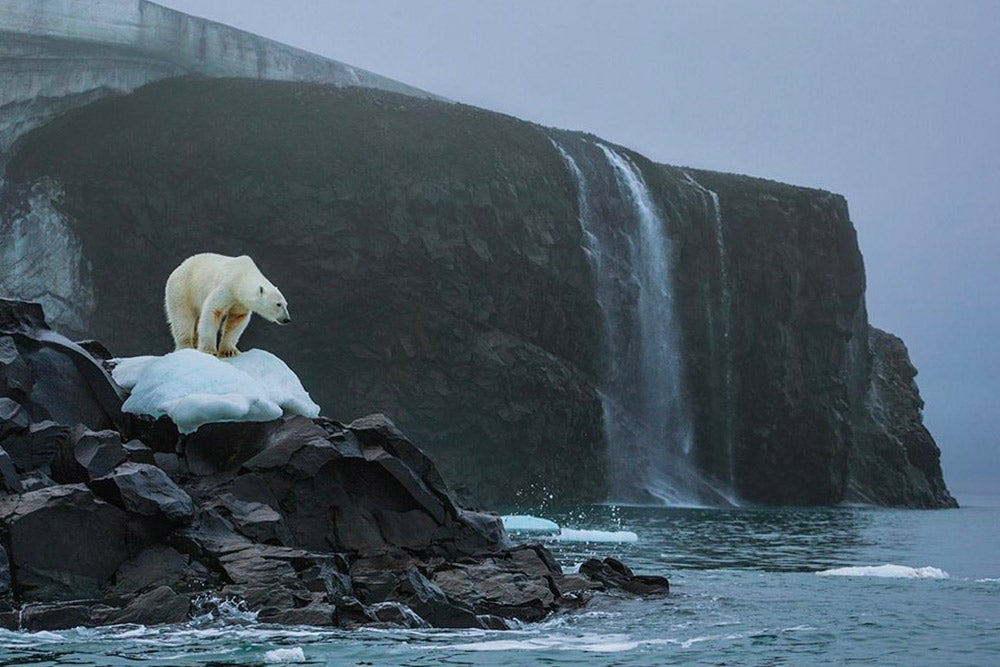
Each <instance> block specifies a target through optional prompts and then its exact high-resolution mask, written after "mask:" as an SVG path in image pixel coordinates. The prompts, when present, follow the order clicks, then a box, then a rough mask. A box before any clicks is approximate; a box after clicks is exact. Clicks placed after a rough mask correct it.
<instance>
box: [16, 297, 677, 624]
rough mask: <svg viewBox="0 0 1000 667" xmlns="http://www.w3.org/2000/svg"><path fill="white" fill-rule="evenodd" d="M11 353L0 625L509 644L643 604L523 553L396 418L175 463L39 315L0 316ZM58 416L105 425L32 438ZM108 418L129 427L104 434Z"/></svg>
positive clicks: (102, 376)
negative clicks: (205, 627)
mask: <svg viewBox="0 0 1000 667" xmlns="http://www.w3.org/2000/svg"><path fill="white" fill-rule="evenodd" d="M0 337H5V339H6V340H9V341H11V343H10V345H9V346H8V347H7V348H6V350H5V357H6V359H7V362H8V366H14V365H15V364H18V363H23V367H21V368H22V370H21V371H20V372H19V373H10V374H9V375H8V376H7V378H10V380H9V381H7V383H0V396H2V397H3V398H0V401H2V402H0V474H2V482H3V492H2V493H0V626H3V627H10V628H14V629H16V628H24V629H31V630H40V629H56V628H68V627H75V626H78V625H85V626H86V625H106V624H117V623H143V624H157V623H175V622H180V621H184V620H186V619H188V618H189V617H191V616H194V615H201V614H204V613H212V607H213V606H214V607H216V608H217V607H218V606H219V605H220V604H230V605H232V604H236V605H238V606H239V607H240V608H242V609H245V610H246V611H247V612H253V613H255V614H256V618H257V619H258V620H260V621H265V622H272V623H288V624H311V625H337V626H340V627H345V628H349V627H357V626H362V625H377V626H384V627H428V626H434V627H468V628H493V629H496V628H505V627H507V626H508V623H509V621H510V620H511V619H518V620H538V619H540V618H543V617H545V616H547V615H548V614H551V613H553V612H555V611H557V610H559V609H563V608H572V607H575V606H577V605H579V604H580V603H581V602H582V601H583V600H584V599H585V597H586V595H589V594H590V592H591V591H597V590H616V591H621V592H630V591H636V590H637V589H636V587H635V585H634V584H633V583H630V581H632V580H635V581H639V580H640V579H641V578H640V577H632V576H631V574H629V577H627V578H625V579H622V580H621V581H611V580H609V579H607V578H606V577H605V578H588V577H586V576H584V577H580V576H577V575H572V576H569V577H564V576H563V575H562V571H561V569H560V568H559V566H558V565H557V564H556V563H555V561H554V560H553V558H552V556H551V554H549V553H548V552H547V551H546V550H545V549H544V548H543V547H541V546H531V547H519V548H512V547H511V545H510V543H509V539H508V537H507V535H506V532H505V531H504V528H503V525H502V523H501V521H500V519H499V517H497V516H496V515H493V514H485V513H481V512H473V511H470V510H466V509H463V508H461V507H459V506H458V505H457V504H456V502H455V500H454V499H453V497H452V495H451V492H450V491H449V489H448V486H447V485H446V484H445V481H444V479H443V477H442V476H441V475H440V473H439V472H438V471H437V469H436V468H435V466H434V464H433V463H432V462H431V460H430V459H429V458H428V457H427V456H426V455H425V454H424V453H423V452H422V451H421V450H420V449H419V448H417V447H416V446H415V445H414V444H413V443H412V442H410V441H409V440H408V439H407V437H406V436H405V435H404V434H403V433H402V432H401V431H400V430H399V429H397V428H396V426H395V425H394V424H393V423H392V422H391V421H390V420H389V419H388V418H387V417H385V416H384V415H381V414H376V415H369V416H366V417H363V418H361V419H358V420H355V421H354V422H352V423H351V424H349V425H346V426H345V425H343V424H340V423H337V422H334V421H331V420H329V419H326V418H322V417H320V418H317V419H307V418H305V417H290V418H285V419H280V420H276V421H273V422H266V423H246V424H211V425H206V426H204V427H202V428H201V429H199V430H198V431H197V432H195V433H193V434H190V435H187V436H183V437H182V436H180V435H178V434H177V431H176V429H174V430H173V431H172V433H173V437H174V441H173V443H172V444H170V445H169V446H168V434H169V433H171V431H170V429H167V428H163V427H162V425H161V427H157V428H153V427H152V424H151V422H150V421H149V420H147V419H142V418H138V417H136V418H133V416H132V415H128V414H125V413H122V412H121V399H120V390H119V389H118V388H117V386H116V385H114V383H113V381H112V380H111V379H110V378H109V377H108V376H107V374H106V373H105V372H104V370H103V368H102V363H101V361H100V360H98V359H95V358H92V357H91V356H90V355H89V353H87V352H86V351H84V350H83V348H81V347H79V346H77V345H75V344H73V343H70V342H69V341H67V340H65V339H64V338H62V337H61V336H59V335H57V334H55V333H54V332H52V331H50V330H49V329H48V327H47V325H46V324H45V321H44V318H43V317H42V314H41V312H40V310H39V309H38V308H37V306H35V305H34V304H27V303H23V302H15V301H8V300H3V299H0ZM40 357H41V358H45V359H46V360H47V362H46V364H45V365H40V364H32V363H31V362H32V361H33V360H35V359H38V358H40ZM72 368H76V369H77V370H76V373H75V375H74V373H73V372H72V371H71V370H70V369H72ZM29 371H30V378H31V382H30V383H29V384H30V385H31V386H30V388H26V385H25V382H24V381H23V378H24V377H26V376H29ZM50 372H51V373H52V375H50V374H49V373H50ZM100 382H104V383H106V386H104V387H101V386H100V385H99V383H100ZM50 384H51V385H52V386H49V385H50ZM67 387H77V388H80V387H86V388H87V389H88V391H86V392H82V393H81V394H80V395H79V396H74V395H73V394H71V393H69V392H68V391H67V390H66V388H67ZM116 399H117V400H116ZM50 400H69V401H71V402H72V401H77V402H78V403H79V405H75V404H71V405H64V406H59V408H58V410H59V411H61V412H58V414H62V415H74V416H80V417H93V416H94V415H97V416H98V417H95V419H94V421H92V422H90V423H89V424H87V425H85V424H83V423H73V424H58V426H59V427H60V429H59V430H58V433H59V434H60V437H59V438H56V439H55V440H49V439H46V438H41V437H40V438H39V439H34V438H32V436H31V433H32V427H33V426H35V425H36V422H35V421H33V419H34V418H35V417H33V415H39V416H40V417H41V418H43V419H44V420H43V421H42V422H39V423H40V424H42V425H43V427H44V428H42V429H36V432H38V433H40V432H42V431H45V430H52V426H51V425H52V424H54V422H52V421H50V420H48V419H47V418H48V417H49V416H51V415H52V414H56V413H57V411H56V409H55V408H56V406H53V405H49V403H48V401H50ZM109 421H113V422H114V423H118V424H120V427H119V428H120V429H121V430H111V429H102V430H99V431H94V430H91V427H99V426H104V425H106V423H107V422H109ZM144 434H145V435H147V436H149V437H150V444H152V445H154V446H155V448H156V450H157V451H156V452H154V451H153V448H150V447H146V446H145V445H144V444H143V443H142V442H141V441H140V440H137V439H135V436H137V435H138V436H140V437H142V436H143V435H144ZM8 446H10V447H12V449H13V451H15V452H17V458H16V459H14V458H13V457H10V456H8V455H7V452H6V448H7V447H8ZM166 450H169V451H166ZM208 452H215V454H213V455H208ZM151 461H152V463H151ZM161 463H164V464H166V465H163V467H161V466H160V465H158V464H161ZM50 475H51V476H50ZM643 592H656V593H663V592H666V591H665V589H663V590H659V591H652V590H649V591H643ZM213 600H214V602H213ZM224 600H230V602H222V601H224Z"/></svg>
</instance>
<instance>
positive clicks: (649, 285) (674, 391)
mask: <svg viewBox="0 0 1000 667" xmlns="http://www.w3.org/2000/svg"><path fill="white" fill-rule="evenodd" d="M552 141H553V145H554V146H555V148H556V150H557V151H558V152H559V154H560V155H561V156H562V158H563V161H564V162H565V164H566V167H567V169H568V170H569V172H570V173H571V175H572V176H573V179H574V181H575V182H576V186H577V197H578V201H579V211H580V224H581V227H582V232H583V241H584V250H585V252H586V254H587V256H588V257H589V259H590V262H591V268H592V269H593V271H594V275H595V277H596V292H597V293H596V297H597V301H598V305H599V307H600V309H601V312H602V315H603V320H604V339H605V342H604V344H605V352H606V357H607V362H606V365H605V369H604V377H603V378H602V382H601V386H600V396H601V402H602V408H603V411H604V435H605V441H606V442H607V448H608V473H609V482H610V484H609V486H610V499H611V500H613V501H624V502H639V503H654V504H674V505H691V504H704V503H713V504H718V503H721V504H727V503H728V502H729V501H728V499H727V498H726V497H725V495H724V494H723V493H721V492H719V491H718V490H715V489H712V488H711V487H710V486H709V485H708V484H707V483H706V482H705V481H704V480H703V479H702V477H701V475H700V474H699V473H698V471H697V468H696V467H695V464H694V454H695V452H694V451H693V448H694V442H693V429H692V424H691V413H690V409H689V406H688V403H687V397H686V393H685V388H684V366H683V359H682V358H681V346H680V331H679V323H678V320H677V316H676V313H675V305H674V298H673V276H672V272H671V271H672V269H671V267H672V259H673V248H672V244H671V241H670V238H669V236H668V232H667V225H666V221H665V220H664V219H663V217H662V215H661V213H660V210H659V208H658V207H657V205H656V203H655V201H654V199H653V197H652V195H651V193H650V191H649V188H648V187H647V185H646V182H645V180H644V178H643V176H642V173H641V172H640V170H639V169H638V167H637V166H636V165H635V164H634V163H633V162H632V160H631V159H630V158H629V157H628V156H626V155H624V154H622V153H619V152H618V151H616V150H614V149H612V148H610V147H608V146H606V145H604V144H602V143H598V142H582V141H579V140H578V145H575V147H574V148H573V152H574V153H576V154H577V158H574V157H573V155H572V154H571V152H570V150H567V148H569V146H567V145H564V144H562V143H560V142H558V141H556V140H555V139H553V140H552ZM578 158H579V159H578ZM581 162H582V163H583V167H581Z"/></svg>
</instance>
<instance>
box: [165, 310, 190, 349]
mask: <svg viewBox="0 0 1000 667" xmlns="http://www.w3.org/2000/svg"><path fill="white" fill-rule="evenodd" d="M167 321H168V322H169V323H170V334H171V336H173V338H174V349H175V350H185V349H188V348H193V347H197V346H198V316H197V314H196V313H195V312H194V311H192V310H191V309H190V308H185V307H183V306H174V307H170V306H168V310H167Z"/></svg>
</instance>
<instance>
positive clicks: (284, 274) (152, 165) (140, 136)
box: [3, 79, 953, 505]
mask: <svg viewBox="0 0 1000 667" xmlns="http://www.w3.org/2000/svg"><path fill="white" fill-rule="evenodd" d="M3 196H4V201H5V206H6V210H5V212H4V216H5V219H16V220H20V221H22V222H21V223H19V224H21V225H22V226H24V227H30V226H32V225H33V224H37V223H32V222H31V221H32V220H38V219H40V218H45V219H49V218H51V216H52V215H57V216H59V221H60V224H62V227H63V228H65V229H67V230H69V232H70V233H69V234H68V235H67V238H70V239H72V240H73V242H75V243H78V244H79V248H80V253H81V261H80V262H79V263H78V264H77V265H76V266H75V267H72V268H71V269H70V273H71V274H72V277H77V276H82V278H80V281H81V283H84V284H86V285H88V286H90V289H91V290H92V294H93V302H92V304H91V307H90V308H89V309H87V312H85V313H83V319H82V320H81V322H82V328H83V329H84V330H83V331H80V333H81V334H82V333H87V334H90V335H96V336H98V337H100V338H102V339H104V340H106V341H108V342H109V344H111V345H112V346H113V347H114V348H115V349H116V351H119V352H120V353H122V354H140V353H149V352H160V351H164V350H166V349H167V348H168V346H169V337H168V335H167V330H166V327H165V325H164V323H163V315H162V307H161V305H160V303H161V299H162V285H163V282H164V280H165V279H166V276H167V275H168V274H169V272H170V271H171V270H172V269H173V267H174V266H176V265H177V263H179V262H180V260H181V259H183V258H184V257H186V256H187V255H190V254H193V253H195V252H201V251H206V250H211V251H218V252H223V253H226V254H242V253H246V254H250V255H252V256H253V257H254V258H255V259H256V260H257V263H258V265H259V266H260V267H261V268H262V270H263V271H264V273H265V274H266V275H268V276H269V277H270V278H271V279H272V280H273V282H275V283H276V284H277V285H278V286H279V287H281V289H282V291H283V292H284V294H285V295H286V296H287V297H288V298H289V301H290V303H291V306H292V310H293V311H294V312H295V314H296V317H295V321H294V323H293V325H292V328H290V329H288V328H284V329H281V330H278V329H277V328H274V327H270V326H268V325H267V324H266V323H263V322H261V321H259V320H258V321H255V322H254V323H253V324H252V325H251V327H250V329H249V331H248V333H247V335H246V336H245V339H244V340H245V341H246V342H245V344H246V345H254V346H260V347H264V348H266V349H269V350H272V351H274V352H275V353H277V354H278V355H279V356H281V357H282V358H284V359H286V360H287V361H288V362H289V364H290V365H291V366H292V368H293V369H295V370H296V371H297V372H298V373H299V374H300V376H302V378H303V380H304V382H305V384H306V385H307V386H309V387H310V388H311V389H312V391H313V395H314V397H315V398H316V399H317V400H318V402H319V403H320V405H321V406H322V407H323V408H324V411H325V412H327V413H329V414H333V415H334V416H336V417H338V418H343V419H350V418H352V417H354V416H357V415H361V414H365V413H367V412H370V411H371V410H372V409H373V407H374V408H377V409H379V410H382V411H384V412H386V413H388V414H392V415H393V417H394V419H396V420H397V422H398V423H400V425H401V427H403V428H404V429H405V430H406V431H408V432H410V433H413V434H414V435H415V436H416V438H417V439H418V441H420V442H422V443H425V444H426V445H427V447H428V448H429V449H430V450H431V451H432V452H433V454H434V456H435V458H436V459H437V460H438V461H439V462H440V464H441V466H442V468H443V471H444V473H445V477H446V478H448V479H450V480H453V483H454V484H455V485H456V486H458V487H459V488H460V490H461V491H463V492H464V493H466V494H467V495H468V496H470V497H472V498H475V499H477V500H480V501H485V502H497V501H503V502H510V501H516V500H517V499H518V498H520V499H523V500H526V501H530V500H538V499H540V498H543V497H547V496H550V495H551V496H554V497H556V498H558V499H559V500H562V501H573V500H597V499H602V498H604V497H605V495H606V493H607V492H608V490H609V486H610V487H614V485H615V484H619V483H620V482H621V481H622V479H623V478H624V479H625V482H626V484H625V486H624V487H622V488H625V490H626V491H627V492H628V493H629V494H630V495H631V496H632V497H635V498H638V499H640V500H644V499H649V496H650V495H651V496H652V497H654V498H657V497H659V498H663V497H666V498H670V497H671V494H678V495H680V494H683V495H685V496H686V497H688V498H691V497H693V498H696V499H700V500H702V501H708V502H723V501H724V499H725V498H730V499H732V498H734V497H737V496H738V497H742V498H743V499H745V500H749V501H752V502H760V503H830V502H838V501H840V500H843V499H844V498H845V497H855V498H859V497H867V498H870V499H872V500H876V501H880V502H889V501H888V500H887V499H886V496H883V495H879V494H877V493H869V494H867V495H866V491H865V490H866V489H868V488H869V487H870V486H871V485H873V484H879V483H880V482H879V481H878V480H877V479H876V478H874V477H872V476H866V472H865V470H866V469H867V468H866V466H870V465H872V464H873V459H872V458H871V457H870V456H868V455H861V454H859V452H869V451H874V450H875V449H878V448H879V447H880V445H878V444H873V443H878V442H885V438H886V437H889V436H886V435H885V434H887V433H890V434H891V437H894V438H896V439H897V440H901V438H902V436H899V435H898V434H896V433H895V431H892V429H891V428H889V427H884V428H883V427H880V428H875V427H872V426H871V419H872V418H871V417H870V412H871V405H872V401H871V396H872V395H873V393H872V390H871V386H873V380H872V377H873V375H872V373H873V371H872V369H873V368H876V369H877V368H878V364H879V359H882V358H883V357H882V356H880V355H882V354H883V352H882V351H881V350H882V348H877V349H875V348H873V350H874V354H873V352H871V351H869V334H868V325H867V317H866V314H865V309H864V271H863V265H862V260H861V255H860V253H859V251H858V248H857V242H856V238H855V234H854V229H853V227H852V225H851V223H850V220H849V218H848V215H847V208H846V204H845V202H844V200H843V199H842V198H841V197H839V196H836V195H833V194H830V193H826V192H822V191H816V190H807V189H803V188H794V187H791V186H785V185H782V184H777V183H770V182H765V181H760V180H757V179H750V178H746V177H740V176H732V175H724V174H715V173H710V172H703V171H694V170H681V169H677V168H673V167H665V166H661V165H655V164H653V163H651V162H649V161H648V160H646V159H645V158H642V156H639V155H637V154H634V153H631V152H628V151H625V150H623V149H620V148H618V147H614V146H610V145H608V144H606V143H603V142H600V140H598V139H597V138H595V137H586V136H583V135H578V134H573V133H562V132H555V131H550V130H545V129H544V128H539V127H537V126H534V125H531V124H528V123H524V122H522V121H518V120H516V119H513V118H509V117H505V116H501V115H498V114H493V113H489V112H485V111H481V110H477V109H472V108H469V107H464V106H461V105H453V104H444V103H440V102H435V101H432V100H419V99H415V98H412V97H405V96H401V95H395V94H391V93H385V92H379V91H364V90H358V89H353V90H342V89H341V90H338V89H335V88H331V87H324V86H314V85H306V84H292V83H273V82H272V83H268V82H256V81H249V80H225V81H210V80H200V81H195V80H177V79H175V80H169V81H164V82H160V83H157V84H153V85H150V86H147V87H145V88H142V89H140V90H138V91H136V92H135V93H133V94H131V95H128V96H125V97H120V98H115V99H108V100H101V101H98V102H95V103H93V104H91V105H89V106H87V107H85V108H82V109H79V110H77V111H75V112H72V113H69V114H67V115H65V116H63V117H61V118H59V119H56V120H55V121H53V122H51V123H48V124H47V125H45V126H43V127H41V128H39V129H37V130H36V131H34V132H32V133H30V134H28V135H26V136H25V137H24V138H23V139H22V140H21V141H20V142H19V143H18V144H17V146H16V149H15V154H14V155H13V157H12V159H11V161H10V163H9V168H8V183H7V184H6V188H5V191H4V195H3ZM39 202H41V204H39ZM40 210H41V211H42V213H44V214H45V215H42V214H41V213H39V211H40ZM46 216H48V217H46ZM649 234H652V236H650V235H649ZM651 239H652V240H651ZM654 242H655V243H658V244H662V245H661V247H659V249H658V250H657V252H656V253H652V254H651V253H650V252H649V248H650V244H652V243H654ZM651 258H652V259H651ZM650 262H652V264H654V265H655V264H657V263H659V264H661V265H660V266H650V267H648V268H649V270H648V271H647V270H646V269H642V270H640V265H641V266H643V267H645V266H646V264H648V263H650ZM663 265H666V269H669V270H666V269H665V266H663ZM602 267H603V269H602ZM45 270H46V271H53V272H54V271H56V269H55V268H47V269H45ZM60 270H61V269H60ZM74 271H75V273H74ZM657 271H660V272H661V273H660V274H658V273H657ZM663 271H666V272H663ZM656 275H664V276H666V279H665V280H662V281H660V282H661V283H662V284H653V283H651V281H650V276H656ZM609 276H610V279H609ZM653 282H655V281H653ZM651 291H656V292H659V294H651ZM650 304H652V305H650ZM72 305H73V304H71V305H70V306H68V307H72ZM658 313H659V314H660V315H657V314H658ZM664 319H669V320H670V321H671V324H670V326H669V327H667V328H663V327H662V326H660V324H657V322H660V323H661V324H662V320H664ZM150 341H160V342H159V345H160V347H159V348H158V349H156V350H150V349H149V346H150ZM655 346H660V347H663V348H664V349H652V350H651V349H650V348H651V347H655ZM650 355H652V356H650ZM650 359H653V360H654V361H655V363H656V364H661V365H662V367H663V368H664V369H665V372H666V370H668V371H669V376H670V381H669V382H661V380H662V377H661V376H662V374H659V373H655V372H654V373H648V372H647V371H648V360H650ZM873 360H874V361H873ZM630 379H631V380H630ZM883 384H884V383H883ZM880 386H881V385H880ZM887 387H888V385H886V386H883V387H882V389H883V390H887ZM650 391H652V392H659V393H658V394H656V395H654V396H650V395H649V392H650ZM908 391H910V389H908ZM664 394H670V396H669V397H666V398H665V397H664ZM664 406H667V407H668V408H669V409H667V408H664ZM664 413H666V414H664ZM901 414H903V413H902V412H899V411H892V412H886V413H880V415H881V416H880V418H881V420H882V421H881V422H879V423H880V424H883V426H884V425H885V424H888V423H889V422H893V420H894V419H895V418H896V415H901ZM905 414H906V415H907V416H906V417H905V419H906V420H907V423H909V424H911V426H912V424H913V423H914V422H913V420H914V419H915V420H917V421H916V422H915V423H919V412H918V411H917V412H914V411H913V410H911V411H909V412H906V413H905ZM893 423H895V422H893ZM907 428H909V427H907ZM910 430H911V431H912V428H911V429H910ZM650 434H652V436H653V437H649V436H650ZM890 439H891V438H890ZM623 443H625V444H624V445H623ZM887 446H888V445H887ZM893 446H895V445H893ZM921 451H923V452H924V454H925V456H924V457H923V458H922V459H921V461H922V464H921V465H920V466H917V467H915V468H913V470H912V471H910V472H907V473H906V474H907V475H910V474H911V473H912V474H913V475H924V476H925V477H926V480H927V481H926V486H928V488H933V489H938V490H939V492H938V494H937V496H935V497H936V498H937V500H935V501H932V502H924V501H923V500H919V501H918V500H916V497H915V496H914V497H911V498H910V499H909V500H905V499H904V498H905V497H906V496H907V493H906V492H902V493H901V494H898V495H897V496H896V498H898V500H892V501H891V502H894V503H897V502H899V503H902V504H906V503H908V502H910V503H914V504H919V505H947V504H948V501H950V497H948V496H947V493H946V491H944V485H943V481H941V476H940V468H939V466H938V464H937V463H936V459H935V458H934V457H933V456H931V453H932V451H931V450H930V449H929V448H926V447H924V448H923V449H922V450H921ZM897 458H898V457H897ZM900 460H901V459H900ZM647 470H651V471H653V473H655V474H653V475H650V476H645V477H643V475H645V471H647ZM908 470H909V469H908ZM630 471H635V473H636V474H635V475H633V476H632V477H633V478H640V477H642V479H641V482H642V483H641V484H638V485H635V484H633V485H632V486H631V487H630V486H629V484H628V481H629V478H630ZM640 471H642V472H641V474H640ZM637 486H638V487H641V488H638V489H637V488H636V487H637ZM849 486H850V487H851V489H852V492H851V495H850V496H848V495H847V493H848V492H847V490H848V487H849ZM663 488H666V489H667V491H666V492H663V490H662V489H663ZM912 488H914V489H915V488H917V487H916V486H913V487H912ZM642 493H646V494H647V495H642ZM952 502H953V501H952Z"/></svg>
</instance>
